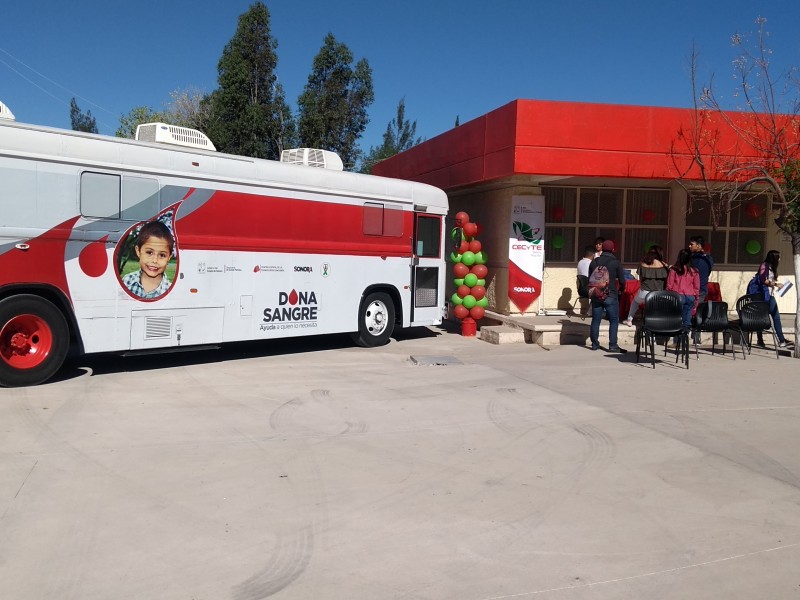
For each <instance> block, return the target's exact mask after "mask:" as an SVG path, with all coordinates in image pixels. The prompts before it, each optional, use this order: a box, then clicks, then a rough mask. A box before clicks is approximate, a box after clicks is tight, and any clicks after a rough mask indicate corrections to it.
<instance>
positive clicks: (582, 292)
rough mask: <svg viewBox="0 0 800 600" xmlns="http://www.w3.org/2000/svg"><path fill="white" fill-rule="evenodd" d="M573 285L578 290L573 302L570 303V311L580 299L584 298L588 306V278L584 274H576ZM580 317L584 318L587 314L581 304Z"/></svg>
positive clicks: (573, 310)
mask: <svg viewBox="0 0 800 600" xmlns="http://www.w3.org/2000/svg"><path fill="white" fill-rule="evenodd" d="M575 287H576V288H577V290H578V297H577V298H575V302H574V303H573V304H572V312H573V313H574V312H575V307H576V306H577V305H578V304H579V303H580V302H581V300H586V301H587V303H586V305H587V306H588V300H589V278H588V277H587V276H586V275H578V276H577V278H576V280H575ZM580 315H581V319H585V318H586V317H587V316H588V314H587V313H585V312H584V310H583V306H581V312H580Z"/></svg>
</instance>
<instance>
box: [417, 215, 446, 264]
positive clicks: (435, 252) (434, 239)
mask: <svg viewBox="0 0 800 600" xmlns="http://www.w3.org/2000/svg"><path fill="white" fill-rule="evenodd" d="M439 228H440V220H439V217H425V216H422V215H417V239H416V242H417V243H416V249H417V256H426V257H434V258H435V257H438V256H439V253H440V252H439V243H440V240H441V238H440V230H439Z"/></svg>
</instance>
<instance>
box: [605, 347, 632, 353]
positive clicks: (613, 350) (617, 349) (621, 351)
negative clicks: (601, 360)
mask: <svg viewBox="0 0 800 600" xmlns="http://www.w3.org/2000/svg"><path fill="white" fill-rule="evenodd" d="M608 351H609V352H616V353H619V354H625V353H626V352H627V350H623V349H622V348H620V347H619V346H609V347H608Z"/></svg>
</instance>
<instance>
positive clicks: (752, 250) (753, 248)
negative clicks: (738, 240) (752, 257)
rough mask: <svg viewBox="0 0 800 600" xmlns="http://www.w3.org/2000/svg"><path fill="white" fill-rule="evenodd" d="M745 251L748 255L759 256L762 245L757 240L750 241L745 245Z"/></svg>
mask: <svg viewBox="0 0 800 600" xmlns="http://www.w3.org/2000/svg"><path fill="white" fill-rule="evenodd" d="M744 249H745V250H747V253H748V254H758V253H759V252H761V244H760V243H758V241H756V240H750V241H749V242H747V243H746V244H745V245H744Z"/></svg>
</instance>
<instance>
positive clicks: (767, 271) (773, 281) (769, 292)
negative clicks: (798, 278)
mask: <svg viewBox="0 0 800 600" xmlns="http://www.w3.org/2000/svg"><path fill="white" fill-rule="evenodd" d="M780 262H781V253H780V252H779V251H777V250H770V251H769V252H767V255H766V256H765V257H764V262H762V263H761V266H760V267H759V268H758V271H757V272H756V274H755V276H754V277H753V279H752V280H751V282H750V284H749V285H748V286H747V293H748V294H752V293H760V294H761V295H762V296H763V297H764V300H766V301H767V302H769V314H770V316H771V317H772V324H773V325H774V326H775V335H776V336H777V337H778V347H780V348H786V338H785V337H784V336H783V327H782V325H781V313H780V311H779V310H778V302H777V301H776V300H775V294H774V292H775V290H779V289H781V288H782V287H783V286H784V285H785V284H783V283H781V282H779V281H778V265H779V264H780ZM756 336H757V341H756V345H757V346H760V347H762V348H763V347H764V334H763V333H762V332H760V331H757V332H756Z"/></svg>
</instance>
